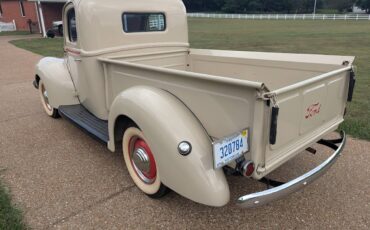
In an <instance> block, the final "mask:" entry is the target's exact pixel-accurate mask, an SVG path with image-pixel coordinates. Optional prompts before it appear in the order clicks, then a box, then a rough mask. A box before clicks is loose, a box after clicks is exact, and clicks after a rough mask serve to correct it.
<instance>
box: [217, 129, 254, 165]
mask: <svg viewBox="0 0 370 230" xmlns="http://www.w3.org/2000/svg"><path fill="white" fill-rule="evenodd" d="M248 138H249V132H248V129H245V130H242V131H240V132H238V133H235V134H233V135H231V136H229V137H225V138H223V139H221V140H217V141H216V142H214V143H213V162H214V167H215V168H216V169H218V168H221V167H223V166H225V165H227V164H228V163H230V162H231V161H233V160H236V159H237V158H239V157H241V156H242V155H243V154H244V153H246V152H248V151H249V142H248Z"/></svg>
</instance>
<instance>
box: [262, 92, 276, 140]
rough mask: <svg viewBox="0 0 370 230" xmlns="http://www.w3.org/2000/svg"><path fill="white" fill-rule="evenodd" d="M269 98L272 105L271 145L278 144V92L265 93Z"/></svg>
mask: <svg viewBox="0 0 370 230" xmlns="http://www.w3.org/2000/svg"><path fill="white" fill-rule="evenodd" d="M264 96H265V98H268V99H269V100H268V102H269V106H270V105H271V119H270V137H269V142H270V144H271V145H274V144H276V136H277V120H278V116H279V105H278V103H277V99H276V94H275V93H268V94H265V95H264Z"/></svg>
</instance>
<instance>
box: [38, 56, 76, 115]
mask: <svg viewBox="0 0 370 230" xmlns="http://www.w3.org/2000/svg"><path fill="white" fill-rule="evenodd" d="M35 72H36V77H35V78H36V79H35V80H36V86H38V82H39V80H42V81H43V83H44V85H45V87H46V89H47V92H48V98H49V104H50V105H51V106H52V107H54V108H58V107H59V106H61V105H74V104H79V101H78V98H77V94H76V90H75V88H74V85H73V82H72V80H71V77H70V74H69V72H68V69H67V66H66V65H65V63H64V60H63V59H61V58H51V57H46V58H43V59H41V60H40V61H39V63H38V64H37V65H36V71H35Z"/></svg>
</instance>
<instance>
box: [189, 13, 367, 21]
mask: <svg viewBox="0 0 370 230" xmlns="http://www.w3.org/2000/svg"><path fill="white" fill-rule="evenodd" d="M188 17H192V18H230V19H248V20H368V21H370V14H207V13H188Z"/></svg>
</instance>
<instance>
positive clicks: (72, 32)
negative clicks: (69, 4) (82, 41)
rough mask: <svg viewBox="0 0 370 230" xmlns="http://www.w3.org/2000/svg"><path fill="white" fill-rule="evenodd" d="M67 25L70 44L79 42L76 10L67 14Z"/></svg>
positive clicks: (71, 10)
mask: <svg viewBox="0 0 370 230" xmlns="http://www.w3.org/2000/svg"><path fill="white" fill-rule="evenodd" d="M67 23H68V25H67V26H68V38H69V41H70V42H77V25H76V13H75V9H73V8H72V9H70V10H69V11H68V12H67Z"/></svg>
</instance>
